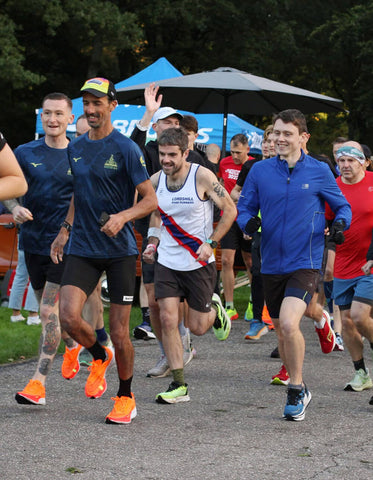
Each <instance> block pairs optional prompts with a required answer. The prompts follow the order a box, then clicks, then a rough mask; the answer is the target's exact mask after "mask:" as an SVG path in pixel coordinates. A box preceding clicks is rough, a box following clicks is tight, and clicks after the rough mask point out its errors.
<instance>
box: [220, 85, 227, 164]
mask: <svg viewBox="0 0 373 480" xmlns="http://www.w3.org/2000/svg"><path fill="white" fill-rule="evenodd" d="M228 95H229V94H228V92H224V120H223V141H222V146H221V152H222V154H221V158H224V157H225V153H226V148H225V145H226V143H227V130H228Z"/></svg>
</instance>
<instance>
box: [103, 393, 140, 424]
mask: <svg viewBox="0 0 373 480" xmlns="http://www.w3.org/2000/svg"><path fill="white" fill-rule="evenodd" d="M131 395H132V398H130V397H123V396H122V397H111V399H112V400H114V402H115V403H114V408H113V410H112V411H111V412H110V413H109V415H108V416H107V417H106V423H131V420H132V419H133V418H135V417H136V415H137V410H136V401H135V396H134V394H133V393H131Z"/></svg>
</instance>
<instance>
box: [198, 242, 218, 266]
mask: <svg viewBox="0 0 373 480" xmlns="http://www.w3.org/2000/svg"><path fill="white" fill-rule="evenodd" d="M196 253H197V254H198V257H197V258H196V262H207V260H208V259H209V258H210V257H211V255H212V254H213V253H214V250H213V248H212V247H211V245H210V244H209V243H206V242H205V243H202V245H200V246H199V248H198V250H197V251H196Z"/></svg>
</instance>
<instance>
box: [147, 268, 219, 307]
mask: <svg viewBox="0 0 373 480" xmlns="http://www.w3.org/2000/svg"><path fill="white" fill-rule="evenodd" d="M216 277H217V272H216V265H215V262H212V263H209V264H208V265H206V266H205V267H201V268H197V270H191V271H187V272H182V271H180V270H172V269H171V268H167V267H165V266H163V265H161V264H160V263H156V264H155V278H154V289H155V298H156V299H158V298H167V297H180V299H184V298H185V300H186V301H187V302H188V305H189V306H190V307H191V308H193V310H196V311H197V312H209V311H210V310H211V298H212V295H213V293H214V288H215V283H216Z"/></svg>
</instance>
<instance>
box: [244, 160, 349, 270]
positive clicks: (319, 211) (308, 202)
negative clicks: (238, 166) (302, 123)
mask: <svg viewBox="0 0 373 480" xmlns="http://www.w3.org/2000/svg"><path fill="white" fill-rule="evenodd" d="M325 202H327V203H328V204H329V206H330V207H331V209H332V210H333V212H334V213H335V220H334V221H338V220H344V221H345V223H346V229H347V228H349V226H350V223H351V207H350V205H349V203H348V202H347V200H346V199H345V197H344V196H343V194H342V192H341V190H340V189H339V187H338V185H337V183H336V181H335V179H334V177H333V174H332V173H331V171H330V169H329V167H328V165H327V164H326V163H323V162H320V161H318V160H316V159H314V158H312V157H310V156H308V155H306V154H305V153H304V152H303V151H302V155H301V158H300V159H299V160H298V162H297V163H296V164H295V167H294V168H293V171H292V172H291V173H290V171H289V167H288V163H287V162H286V160H281V159H280V157H279V156H277V157H273V158H269V159H266V160H262V161H260V162H258V163H256V164H255V165H253V167H252V168H251V170H250V173H249V175H248V176H247V178H246V181H245V184H244V186H243V188H242V192H241V196H240V199H239V201H238V204H237V210H238V217H237V223H238V225H239V226H240V228H241V230H242V231H243V232H244V233H245V227H246V224H247V222H248V220H249V219H250V218H251V217H252V216H255V215H257V214H258V212H259V210H260V211H261V217H262V244H261V253H262V269H261V272H262V273H264V274H280V275H282V274H286V273H290V272H293V271H295V270H299V269H320V268H321V263H322V258H323V251H324V229H325Z"/></svg>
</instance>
